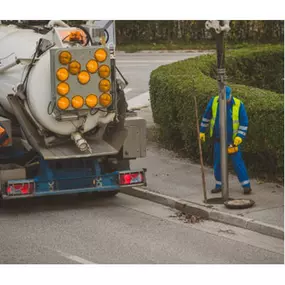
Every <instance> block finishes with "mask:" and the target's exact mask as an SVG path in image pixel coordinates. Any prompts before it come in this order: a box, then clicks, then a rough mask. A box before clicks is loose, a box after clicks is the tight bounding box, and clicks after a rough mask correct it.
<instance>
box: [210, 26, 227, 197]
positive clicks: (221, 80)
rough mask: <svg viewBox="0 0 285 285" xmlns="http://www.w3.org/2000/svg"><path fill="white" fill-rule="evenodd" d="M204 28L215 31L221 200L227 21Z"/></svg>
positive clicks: (224, 177)
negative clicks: (225, 34)
mask: <svg viewBox="0 0 285 285" xmlns="http://www.w3.org/2000/svg"><path fill="white" fill-rule="evenodd" d="M206 28H207V29H211V28H214V29H215V31H216V47H217V79H218V87H219V113H220V122H219V123H220V153H221V174H222V195H223V200H224V201H227V200H228V199H229V180H228V152H227V148H228V146H227V101H226V94H225V93H226V92H225V75H226V70H225V42H224V33H225V32H226V31H228V30H229V29H230V28H229V21H207V22H206Z"/></svg>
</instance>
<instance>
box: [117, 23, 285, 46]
mask: <svg viewBox="0 0 285 285" xmlns="http://www.w3.org/2000/svg"><path fill="white" fill-rule="evenodd" d="M205 22H206V21H205V20H204V21H202V20H200V21H193V20H187V21H183V20H171V21H125V20H124V21H116V37H117V42H118V44H119V45H121V44H133V43H134V42H135V43H140V44H143V43H147V44H160V43H165V42H168V43H177V42H183V43H193V42H194V41H205V40H206V41H212V40H213V39H214V38H213V34H212V33H211V32H210V31H208V30H206V28H205ZM230 26H231V32H230V33H228V35H227V41H228V42H232V43H244V42H255V43H256V42H259V43H274V42H279V43H280V42H283V40H284V21H278V20H273V21H231V22H230Z"/></svg>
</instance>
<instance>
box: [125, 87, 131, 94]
mask: <svg viewBox="0 0 285 285" xmlns="http://www.w3.org/2000/svg"><path fill="white" fill-rule="evenodd" d="M132 90H133V89H132V88H126V89H124V92H125V94H127V93H129V92H131V91H132Z"/></svg>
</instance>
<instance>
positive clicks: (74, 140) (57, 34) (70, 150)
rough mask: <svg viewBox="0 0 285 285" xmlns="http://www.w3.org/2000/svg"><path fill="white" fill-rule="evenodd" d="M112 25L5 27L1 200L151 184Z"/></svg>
mask: <svg viewBox="0 0 285 285" xmlns="http://www.w3.org/2000/svg"><path fill="white" fill-rule="evenodd" d="M115 50H116V37H115V22H114V21H87V22H86V23H85V24H81V25H80V26H78V25H76V24H73V25H68V24H67V23H66V22H63V21H1V22H0V126H1V127H2V128H4V129H5V130H6V132H7V134H8V136H9V142H8V143H7V144H6V145H2V146H1V147H0V197H1V199H12V198H14V199H15V198H27V197H36V196H48V195H60V194H74V193H101V194H102V195H103V196H114V195H116V194H117V193H118V192H119V190H120V189H121V187H132V186H143V185H146V175H145V172H146V169H133V170H131V169H130V160H132V159H137V158H140V157H144V156H145V155H146V122H145V120H144V119H142V118H140V117H138V116H137V114H136V113H135V112H131V111H128V109H127V102H126V98H125V94H124V88H125V87H126V85H127V81H126V80H125V78H124V76H123V75H122V73H121V72H120V70H119V68H118V66H117V65H116V56H115Z"/></svg>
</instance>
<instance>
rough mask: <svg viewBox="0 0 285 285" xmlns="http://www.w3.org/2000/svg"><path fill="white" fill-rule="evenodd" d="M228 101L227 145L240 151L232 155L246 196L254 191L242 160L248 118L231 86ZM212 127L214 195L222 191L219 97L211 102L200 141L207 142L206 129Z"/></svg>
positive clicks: (227, 88)
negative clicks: (242, 147) (234, 95)
mask: <svg viewBox="0 0 285 285" xmlns="http://www.w3.org/2000/svg"><path fill="white" fill-rule="evenodd" d="M225 91H226V101H227V144H228V146H230V145H235V146H238V151H237V152H235V153H233V154H230V155H229V156H230V157H231V160H232V163H233V166H234V170H235V172H236V174H237V176H238V180H239V182H240V184H241V186H242V188H243V190H244V194H250V192H251V191H252V189H251V185H250V181H249V178H248V174H247V169H246V166H245V164H244V161H243V159H242V155H241V151H240V144H241V143H242V142H243V140H244V138H245V137H246V134H247V130H248V117H247V113H246V110H245V106H244V104H243V103H242V102H241V101H240V100H239V99H237V98H235V97H233V96H232V90H231V88H230V87H229V86H226V87H225ZM209 125H210V137H214V176H215V179H216V186H215V188H214V189H213V190H211V192H212V193H219V192H221V190H222V179H221V156H220V146H221V144H220V122H219V96H215V97H212V98H211V100H210V101H209V103H208V105H207V107H206V110H205V113H204V115H203V118H202V122H201V125H200V139H201V141H202V142H205V140H206V135H205V132H206V129H207V127H208V126H209Z"/></svg>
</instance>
